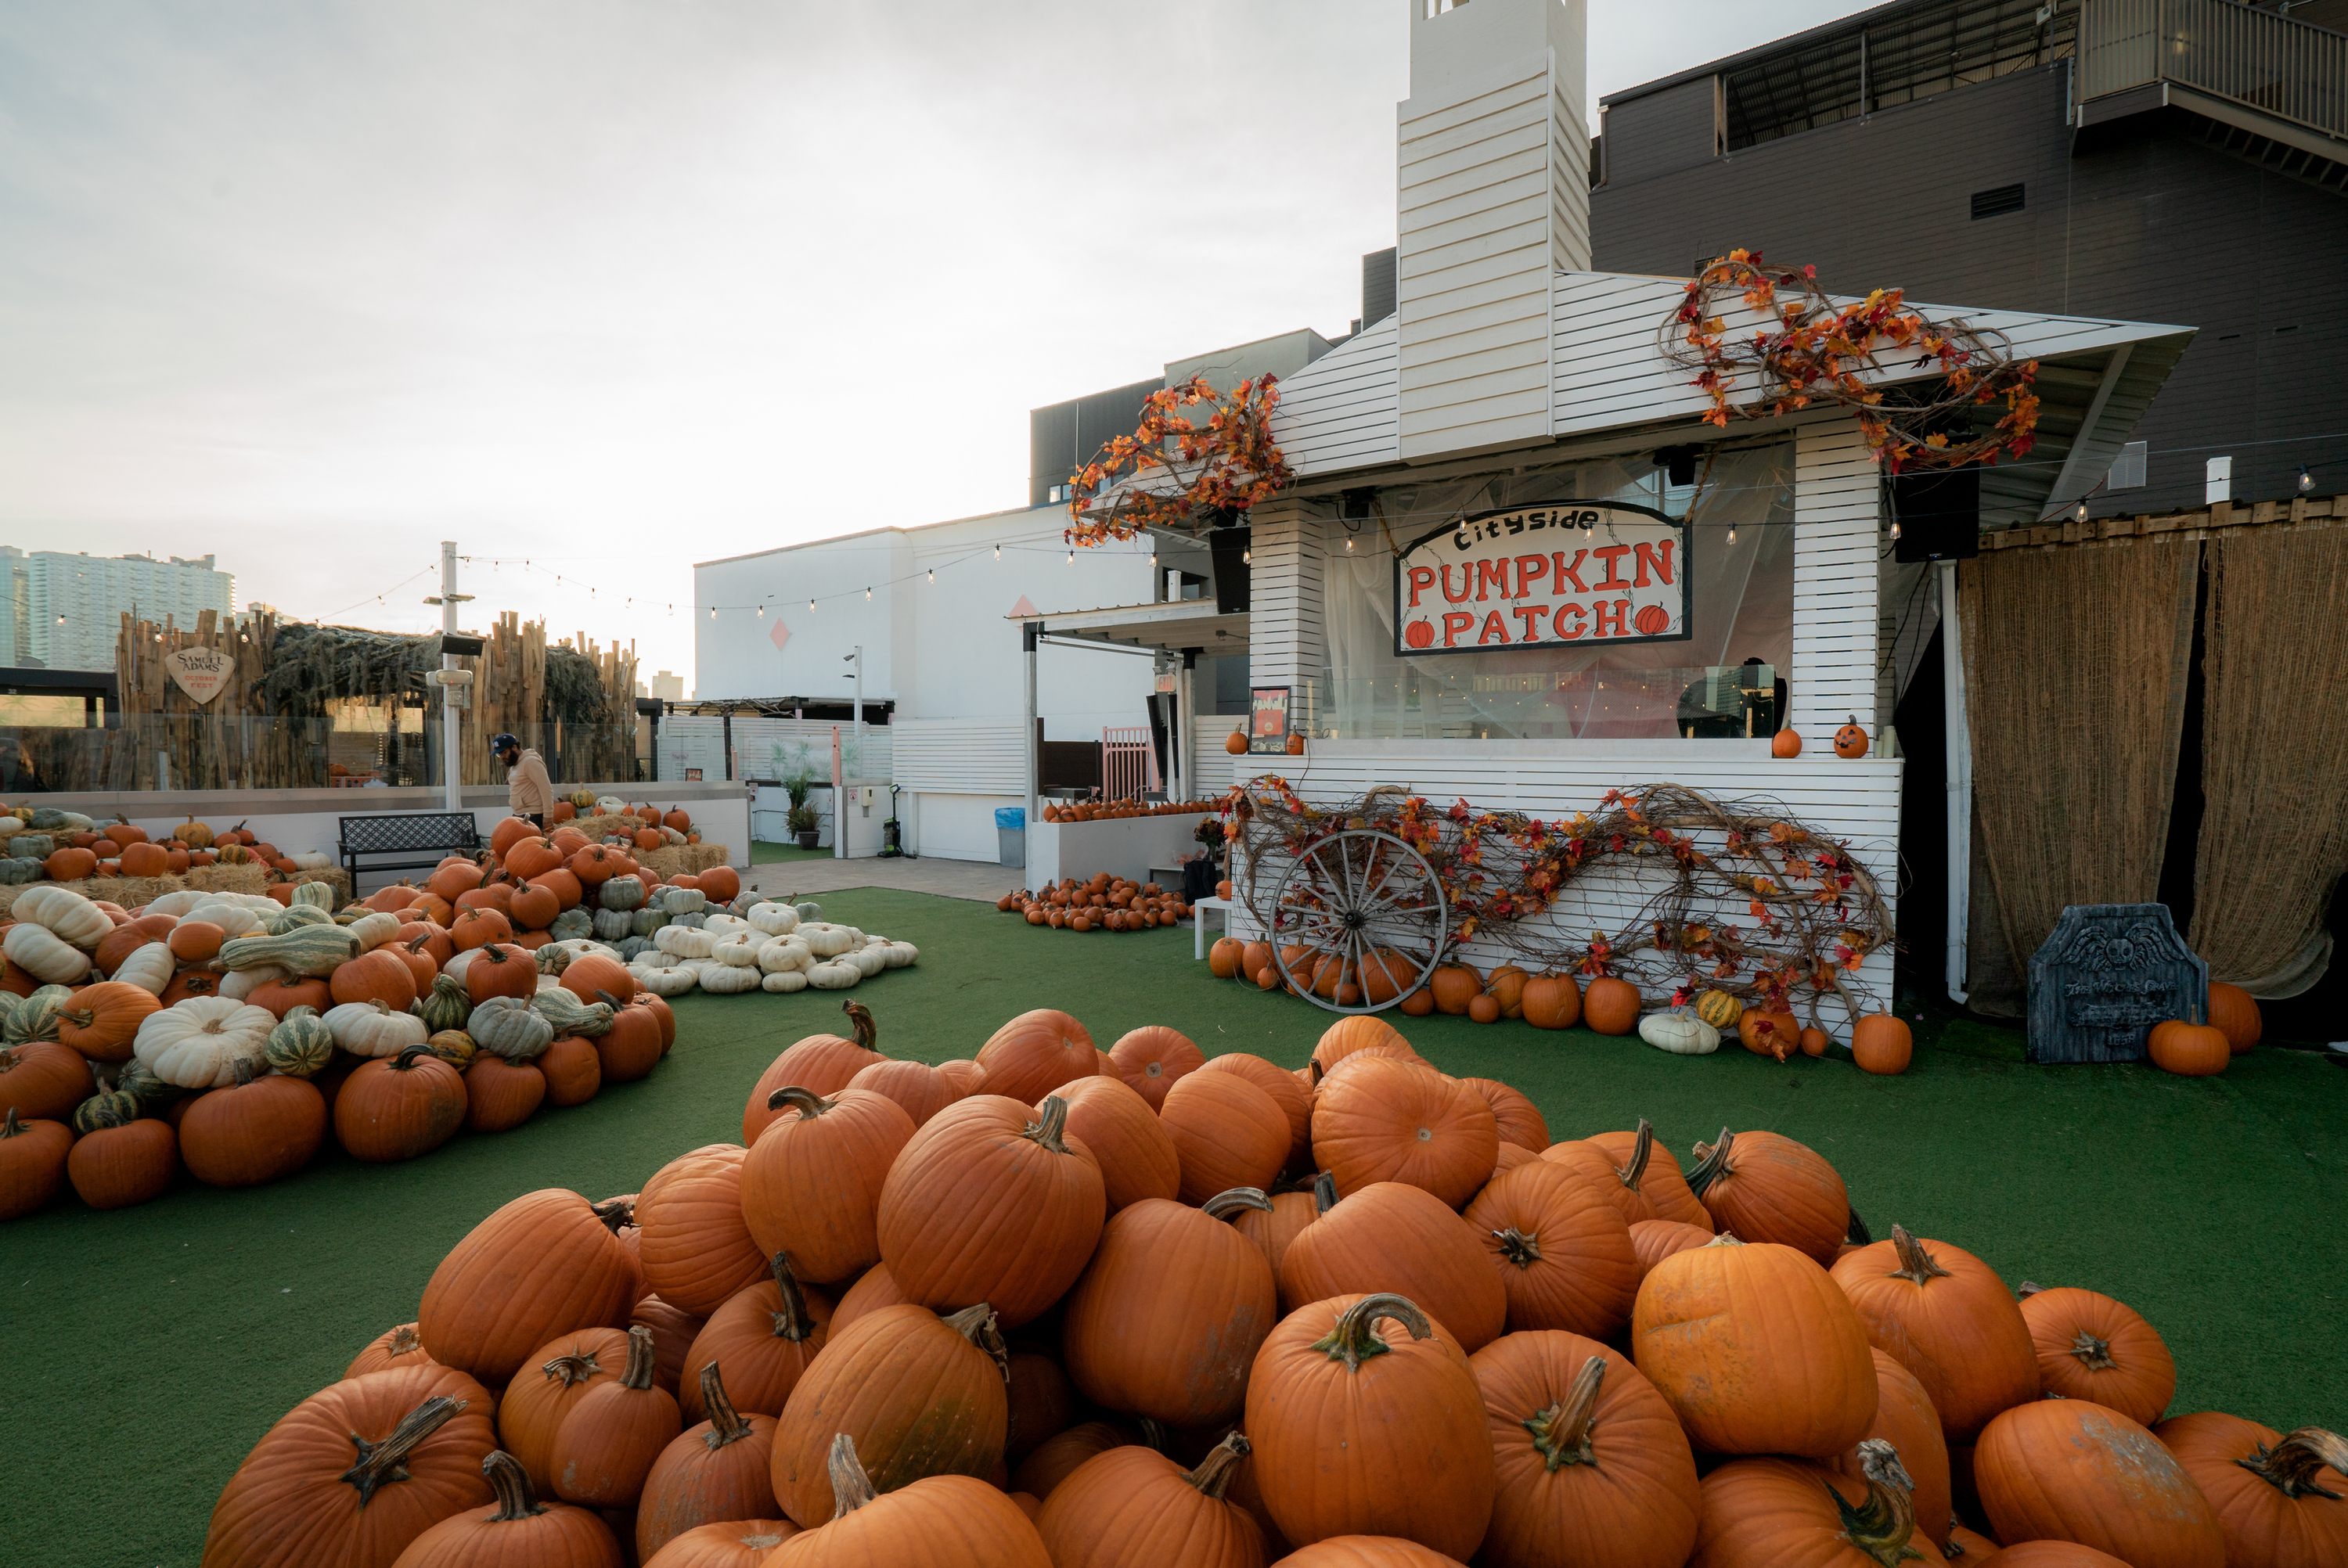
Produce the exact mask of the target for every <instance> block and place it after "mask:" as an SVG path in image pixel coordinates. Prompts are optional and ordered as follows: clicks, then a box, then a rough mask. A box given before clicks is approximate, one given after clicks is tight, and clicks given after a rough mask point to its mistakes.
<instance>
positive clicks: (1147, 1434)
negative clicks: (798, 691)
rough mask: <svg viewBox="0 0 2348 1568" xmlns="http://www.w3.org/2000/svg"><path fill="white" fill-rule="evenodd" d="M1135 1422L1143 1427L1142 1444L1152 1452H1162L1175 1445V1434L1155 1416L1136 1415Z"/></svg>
mask: <svg viewBox="0 0 2348 1568" xmlns="http://www.w3.org/2000/svg"><path fill="white" fill-rule="evenodd" d="M1134 1424H1135V1425H1136V1426H1138V1427H1139V1428H1140V1429H1141V1446H1142V1447H1143V1448H1146V1449H1148V1450H1149V1451H1150V1452H1152V1453H1160V1454H1162V1453H1164V1452H1165V1451H1166V1450H1168V1449H1169V1448H1172V1447H1173V1446H1174V1434H1173V1433H1171V1432H1169V1431H1168V1430H1166V1423H1165V1422H1163V1421H1161V1420H1159V1419H1157V1418H1156V1417H1155V1416H1136V1417H1135V1418H1134Z"/></svg>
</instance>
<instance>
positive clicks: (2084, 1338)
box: [2071, 1328, 2114, 1372]
mask: <svg viewBox="0 0 2348 1568" xmlns="http://www.w3.org/2000/svg"><path fill="white" fill-rule="evenodd" d="M2071 1354H2072V1355H2074V1356H2075V1357H2077V1358H2078V1359H2079V1365H2081V1366H2082V1367H2085V1368H2087V1370H2088V1371H2090V1372H2103V1371H2108V1370H2109V1369H2110V1368H2111V1367H2112V1366H2113V1364H2114V1363H2113V1361H2112V1342H2111V1341H2110V1340H2108V1339H2098V1338H2096V1337H2095V1336H2094V1335H2092V1334H2090V1333H2088V1332H2087V1331H2086V1330H2085V1329H2084V1328H2082V1329H2080V1330H2079V1334H2078V1337H2076V1338H2075V1339H2073V1340H2072V1341H2071Z"/></svg>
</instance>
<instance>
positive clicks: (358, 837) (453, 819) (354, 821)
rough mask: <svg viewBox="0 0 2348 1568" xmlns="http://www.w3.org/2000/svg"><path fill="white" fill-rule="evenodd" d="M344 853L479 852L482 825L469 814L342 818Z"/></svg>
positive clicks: (424, 812)
mask: <svg viewBox="0 0 2348 1568" xmlns="http://www.w3.org/2000/svg"><path fill="white" fill-rule="evenodd" d="M342 825H343V853H344V855H345V856H354V855H397V854H402V853H413V852H417V851H422V850H432V849H438V850H465V851H472V850H478V849H479V848H480V846H481V825H480V823H479V821H478V820H477V819H476V818H475V817H474V815H473V814H472V813H471V812H469V811H419V812H407V813H402V814H400V815H395V816H346V817H344V818H343V819H342Z"/></svg>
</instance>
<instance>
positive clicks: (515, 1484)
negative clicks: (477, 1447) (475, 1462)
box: [481, 1449, 546, 1524]
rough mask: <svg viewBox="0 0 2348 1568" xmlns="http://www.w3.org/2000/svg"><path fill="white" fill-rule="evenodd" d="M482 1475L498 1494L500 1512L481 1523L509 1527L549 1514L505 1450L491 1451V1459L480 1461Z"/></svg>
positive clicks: (515, 1461) (491, 1489) (491, 1488)
mask: <svg viewBox="0 0 2348 1568" xmlns="http://www.w3.org/2000/svg"><path fill="white" fill-rule="evenodd" d="M481 1473H482V1474H483V1475H484V1476H486V1477H488V1478H489V1490H490V1491H494V1492H496V1493H497V1494H498V1511H497V1512H495V1513H492V1514H490V1515H489V1517H488V1518H486V1519H484V1520H483V1521H482V1523H484V1524H507V1523H510V1522H513V1521H514V1520H517V1519H535V1518H537V1517H538V1516H539V1515H540V1514H541V1513H544V1512H546V1504H544V1503H542V1502H541V1501H538V1493H537V1492H536V1491H533V1490H531V1487H530V1477H529V1476H528V1475H526V1474H524V1473H523V1471H522V1468H521V1465H520V1462H519V1461H518V1460H515V1458H514V1457H513V1455H511V1454H510V1453H508V1452H506V1450H503V1449H491V1450H489V1458H487V1459H485V1460H482V1461H481Z"/></svg>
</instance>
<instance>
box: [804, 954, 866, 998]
mask: <svg viewBox="0 0 2348 1568" xmlns="http://www.w3.org/2000/svg"><path fill="white" fill-rule="evenodd" d="M807 978H808V984H809V985H811V986H813V987H814V988H815V989H818V990H819V991H844V990H846V989H848V988H849V987H850V986H852V985H854V984H856V983H857V982H858V981H859V980H861V979H863V978H864V971H863V970H862V969H860V968H857V967H856V966H855V965H854V964H850V963H846V962H844V961H842V960H840V959H838V958H833V959H830V960H829V961H827V962H824V963H820V964H817V965H814V966H813V967H811V968H809V969H808V972H807Z"/></svg>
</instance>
